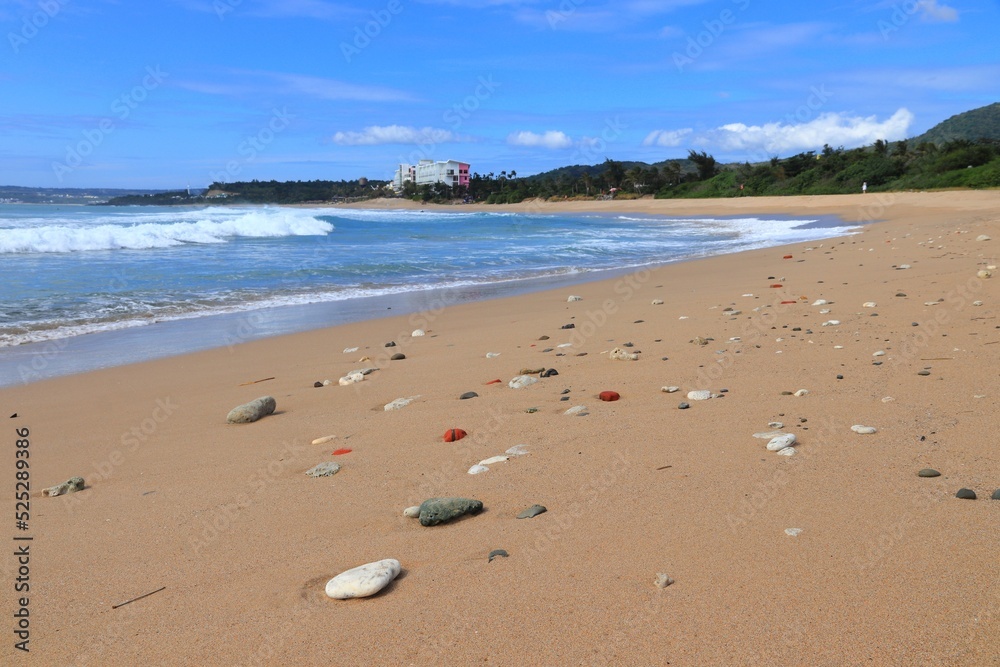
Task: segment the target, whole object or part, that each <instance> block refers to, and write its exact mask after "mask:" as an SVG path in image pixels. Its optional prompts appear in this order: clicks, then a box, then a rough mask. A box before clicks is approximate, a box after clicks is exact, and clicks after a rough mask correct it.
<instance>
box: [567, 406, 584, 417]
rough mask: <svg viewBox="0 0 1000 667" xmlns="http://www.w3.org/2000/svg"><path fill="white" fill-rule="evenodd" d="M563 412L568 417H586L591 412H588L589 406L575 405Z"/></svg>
mask: <svg viewBox="0 0 1000 667" xmlns="http://www.w3.org/2000/svg"><path fill="white" fill-rule="evenodd" d="M563 414H564V415H566V416H568V417H586V416H587V415H588V414H589V413H588V412H587V406H585V405H575V406H573V407H572V408H570V409H569V410H567V411H566V412H564V413H563Z"/></svg>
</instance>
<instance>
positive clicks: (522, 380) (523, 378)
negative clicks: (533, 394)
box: [507, 375, 538, 389]
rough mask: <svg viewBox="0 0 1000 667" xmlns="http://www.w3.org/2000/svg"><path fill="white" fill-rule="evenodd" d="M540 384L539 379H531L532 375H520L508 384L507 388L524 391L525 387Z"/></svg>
mask: <svg viewBox="0 0 1000 667" xmlns="http://www.w3.org/2000/svg"><path fill="white" fill-rule="evenodd" d="M536 382H538V378H535V377H531V376H530V375H518V376H517V377H516V378H514V379H513V380H511V381H510V382H509V383H507V386H508V387H510V388H511V389H524V388H525V387H528V386H531V385H533V384H535V383H536Z"/></svg>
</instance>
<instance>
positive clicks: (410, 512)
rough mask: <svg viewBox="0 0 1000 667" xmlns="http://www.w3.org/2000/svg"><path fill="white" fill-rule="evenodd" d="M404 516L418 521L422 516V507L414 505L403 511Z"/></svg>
mask: <svg viewBox="0 0 1000 667" xmlns="http://www.w3.org/2000/svg"><path fill="white" fill-rule="evenodd" d="M403 516H405V517H406V518H407V519H416V518H417V517H418V516H420V505H413V506H411V507H407V508H406V509H405V510H403Z"/></svg>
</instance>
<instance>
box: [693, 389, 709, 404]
mask: <svg viewBox="0 0 1000 667" xmlns="http://www.w3.org/2000/svg"><path fill="white" fill-rule="evenodd" d="M687 398H688V400H689V401H707V400H708V399H710V398H712V392H710V391H709V390H708V389H697V390H695V391H689V392H688V394H687Z"/></svg>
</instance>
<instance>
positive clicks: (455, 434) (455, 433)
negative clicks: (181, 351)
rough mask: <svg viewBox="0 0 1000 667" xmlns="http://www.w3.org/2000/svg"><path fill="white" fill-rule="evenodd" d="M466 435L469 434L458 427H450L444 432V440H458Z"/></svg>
mask: <svg viewBox="0 0 1000 667" xmlns="http://www.w3.org/2000/svg"><path fill="white" fill-rule="evenodd" d="M467 435H469V434H468V433H467V432H465V431H464V430H462V429H460V428H450V429H448V430H447V431H445V432H444V441H445V442H458V441H459V440H461V439H462V438H464V437H465V436H467Z"/></svg>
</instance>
